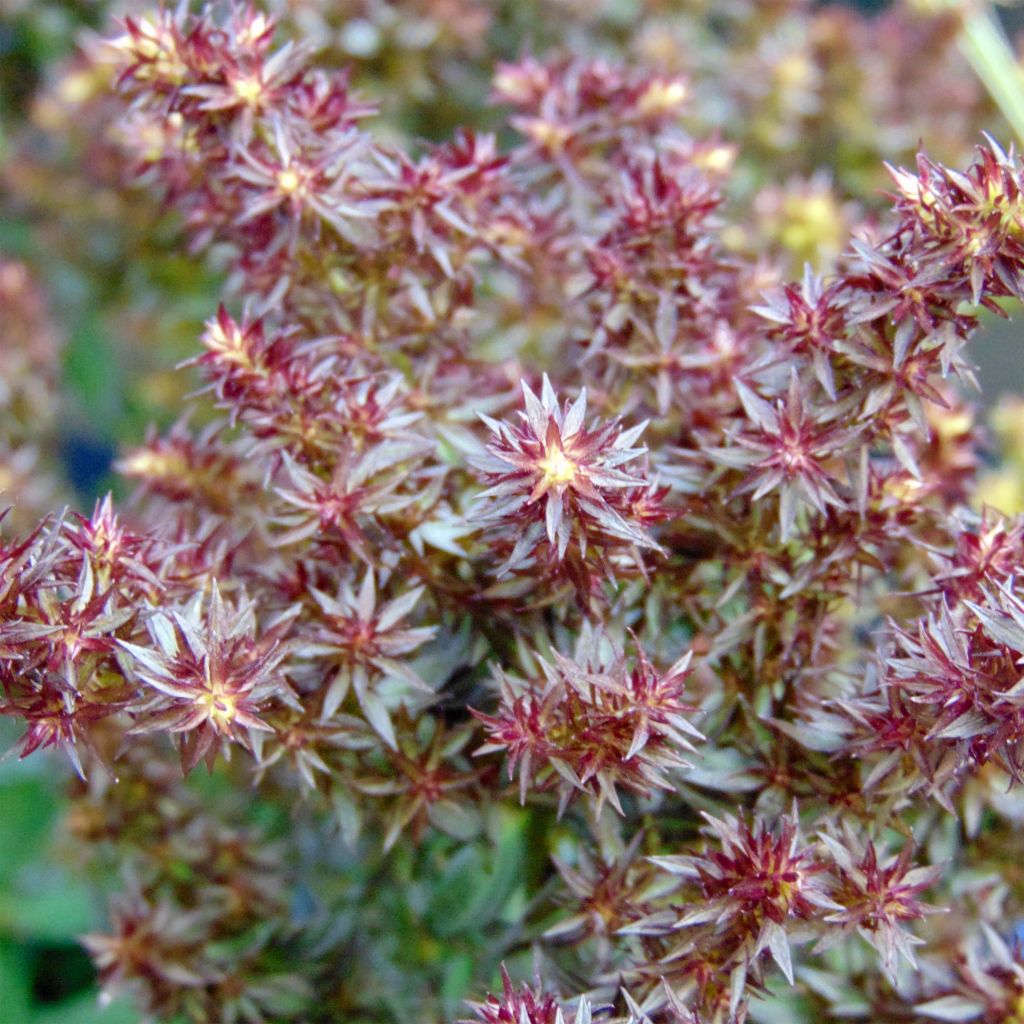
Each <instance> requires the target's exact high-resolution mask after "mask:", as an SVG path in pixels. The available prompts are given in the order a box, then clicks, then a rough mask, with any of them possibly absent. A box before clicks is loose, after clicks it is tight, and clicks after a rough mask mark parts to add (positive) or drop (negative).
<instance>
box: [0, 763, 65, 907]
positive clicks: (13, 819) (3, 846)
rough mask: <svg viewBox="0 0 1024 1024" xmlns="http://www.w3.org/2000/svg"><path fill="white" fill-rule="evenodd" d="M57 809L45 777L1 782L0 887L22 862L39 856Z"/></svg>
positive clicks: (14, 873) (8, 881)
mask: <svg viewBox="0 0 1024 1024" xmlns="http://www.w3.org/2000/svg"><path fill="white" fill-rule="evenodd" d="M56 811H57V808H56V804H55V801H54V796H53V791H52V788H51V786H50V785H49V784H48V782H47V780H46V779H42V778H38V777H35V778H27V779H17V780H15V781H11V782H5V783H3V784H2V785H0V889H2V888H3V887H4V884H5V883H8V884H9V883H10V881H11V880H12V879H14V878H15V877H16V874H17V872H18V871H19V869H20V868H21V867H22V866H23V865H24V864H27V863H29V862H30V861H33V860H37V859H41V858H42V856H43V853H44V847H45V845H46V842H47V840H48V838H49V835H50V829H51V827H52V825H53V821H54V817H55V815H56Z"/></svg>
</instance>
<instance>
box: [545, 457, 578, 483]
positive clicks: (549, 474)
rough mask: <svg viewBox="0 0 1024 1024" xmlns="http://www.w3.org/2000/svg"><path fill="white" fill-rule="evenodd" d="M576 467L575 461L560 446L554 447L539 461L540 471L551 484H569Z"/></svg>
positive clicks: (573, 476)
mask: <svg viewBox="0 0 1024 1024" xmlns="http://www.w3.org/2000/svg"><path fill="white" fill-rule="evenodd" d="M576 469H577V466H576V463H575V462H573V460H572V459H570V458H569V457H568V456H567V455H566V454H565V452H563V451H562V449H561V448H555V449H554V450H553V451H551V452H549V454H548V455H547V457H546V458H544V459H542V460H541V462H540V471H541V472H542V473H543V474H544V480H545V482H546V483H548V484H550V485H553V486H559V485H562V484H571V483H572V481H573V479H574V478H575V476H576Z"/></svg>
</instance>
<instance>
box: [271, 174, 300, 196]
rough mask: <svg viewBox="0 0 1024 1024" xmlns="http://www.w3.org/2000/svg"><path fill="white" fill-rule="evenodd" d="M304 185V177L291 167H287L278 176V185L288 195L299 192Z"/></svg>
mask: <svg viewBox="0 0 1024 1024" xmlns="http://www.w3.org/2000/svg"><path fill="white" fill-rule="evenodd" d="M301 186H302V179H301V178H300V177H299V174H298V172H297V171H295V170H293V169H292V168H291V167H286V168H285V169H284V170H283V171H281V173H280V174H278V176H277V187H278V188H279V189H280V190H281V191H282V192H283V193H284V194H285V195H286V196H290V195H291V194H292V193H293V192H297V191H298V190H299V188H300V187H301Z"/></svg>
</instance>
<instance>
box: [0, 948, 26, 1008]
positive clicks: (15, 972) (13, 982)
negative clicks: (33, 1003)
mask: <svg viewBox="0 0 1024 1024" xmlns="http://www.w3.org/2000/svg"><path fill="white" fill-rule="evenodd" d="M30 998H31V993H30V991H29V986H28V971H27V970H26V956H25V953H24V951H23V950H21V949H19V948H18V947H17V946H16V945H14V944H13V943H11V942H7V941H5V940H4V939H2V938H0V1008H2V1012H3V1018H2V1019H3V1020H5V1021H9V1022H10V1024H15V1022H16V1021H24V1020H27V1019H28V1012H29V1003H30Z"/></svg>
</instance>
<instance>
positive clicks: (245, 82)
mask: <svg viewBox="0 0 1024 1024" xmlns="http://www.w3.org/2000/svg"><path fill="white" fill-rule="evenodd" d="M232 88H233V89H234V90H235V95H236V96H237V97H238V98H239V99H240V100H241V101H242V102H243V103H248V104H251V105H253V106H255V105H256V104H257V103H258V102H259V100H260V98H261V97H262V95H263V83H262V82H261V81H260V80H259V78H257V77H255V76H246V77H245V78H238V79H236V80H235V81H234V83H233V84H232Z"/></svg>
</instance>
